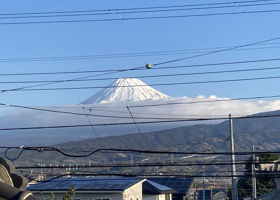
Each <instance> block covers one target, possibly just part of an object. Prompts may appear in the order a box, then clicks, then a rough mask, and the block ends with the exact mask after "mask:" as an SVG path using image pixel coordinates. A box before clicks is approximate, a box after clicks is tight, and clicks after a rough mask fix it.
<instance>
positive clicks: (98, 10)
mask: <svg viewBox="0 0 280 200" xmlns="http://www.w3.org/2000/svg"><path fill="white" fill-rule="evenodd" d="M273 1H275V0H247V1H235V2H213V3H199V4H184V5H168V6H150V7H133V8H107V9H94V10H92V9H90V10H68V11H47V12H21V13H0V16H9V15H46V14H69V13H84V12H106V11H129V10H147V9H162V8H180V7H197V6H213V5H228V4H233V3H238V4H243V3H258V2H273Z"/></svg>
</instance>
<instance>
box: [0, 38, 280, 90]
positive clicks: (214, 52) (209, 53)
mask: <svg viewBox="0 0 280 200" xmlns="http://www.w3.org/2000/svg"><path fill="white" fill-rule="evenodd" d="M279 39H280V37H275V38H271V39H267V40H262V41H258V42H253V43H248V44H243V45H238V46H234V47H231V48H226V49H221V50H216V51H211V52H208V53H203V54H198V55H194V56H190V57H183V58H178V59H174V60H168V61H164V62H160V63H155V64H153V66H159V65H164V64H168V63H173V62H178V61H182V60H188V59H192V58H197V57H203V56H206V55H211V54H216V53H221V52H226V51H230V50H233V49H238V48H242V47H248V46H253V45H258V44H263V43H266V42H272V41H275V40H279ZM141 68H143V66H140V67H134V68H130V69H126V70H119V71H115V72H108V73H103V74H101V75H108V74H112V73H118V72H124V71H132V70H137V69H141ZM146 68H147V67H146ZM147 69H150V68H147ZM94 76H97V75H91V76H85V77H79V78H74V79H69V80H64V81H61V82H68V81H73V80H79V79H85V78H90V77H94ZM98 76H100V74H99V75H98ZM50 84H55V83H42V84H38V85H30V86H24V87H19V88H13V89H8V90H1V91H0V92H1V93H4V92H11V91H28V90H29V91H32V90H36V89H34V87H40V86H45V85H50ZM30 88H33V89H30ZM89 88H91V89H92V88H93V87H89ZM89 88H87V89H89ZM107 88H108V87H107ZM84 89H86V88H84ZM41 90H42V89H41ZM43 90H49V89H43ZM52 90H53V89H52Z"/></svg>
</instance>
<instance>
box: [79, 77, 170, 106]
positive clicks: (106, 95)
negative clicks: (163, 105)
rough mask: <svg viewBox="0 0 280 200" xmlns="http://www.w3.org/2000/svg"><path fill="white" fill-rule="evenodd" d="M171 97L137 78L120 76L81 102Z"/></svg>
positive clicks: (147, 99) (151, 99)
mask: <svg viewBox="0 0 280 200" xmlns="http://www.w3.org/2000/svg"><path fill="white" fill-rule="evenodd" d="M163 99H171V97H169V96H167V95H166V94H163V93H161V92H159V91H157V90H155V89H153V88H152V87H150V86H148V85H147V84H145V83H144V82H143V81H141V80H139V79H137V78H119V79H117V80H116V81H114V82H113V83H112V84H111V85H109V86H107V88H105V89H103V90H101V91H99V92H98V93H96V94H94V95H93V96H91V97H89V98H88V99H86V100H85V101H83V102H82V103H81V104H93V103H120V102H139V101H156V100H163Z"/></svg>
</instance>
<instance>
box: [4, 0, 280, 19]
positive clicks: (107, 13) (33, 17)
mask: <svg viewBox="0 0 280 200" xmlns="http://www.w3.org/2000/svg"><path fill="white" fill-rule="evenodd" d="M279 4H280V3H279V2H270V3H254V4H243V5H242V7H259V6H271V5H279ZM235 7H236V5H224V6H207V7H192V8H190V7H188V8H186V7H185V6H181V7H179V8H178V7H177V8H171V9H170V8H169V9H166V8H165V9H156V10H139V11H135V10H134V11H117V13H118V14H121V15H123V14H142V13H161V12H181V11H193V10H211V9H223V8H235ZM112 11H115V12H116V10H108V11H106V12H98V13H92V12H90V13H72V14H52V15H35V16H34V15H23V16H20V15H16V16H4V17H0V20H3V19H5V20H6V19H36V18H59V17H63V18H64V17H84V16H102V15H112Z"/></svg>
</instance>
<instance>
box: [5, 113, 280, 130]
mask: <svg viewBox="0 0 280 200" xmlns="http://www.w3.org/2000/svg"><path fill="white" fill-rule="evenodd" d="M271 117H280V114H273V115H250V116H242V117H232V119H255V118H271ZM227 119H228V118H226V117H217V118H193V119H178V120H159V121H139V122H137V123H138V124H158V123H178V122H194V121H196V122H197V121H221V120H227ZM120 125H134V122H120V123H104V124H75V125H73V124H72V125H56V126H29V127H11V128H0V131H15V130H33V129H60V128H80V127H88V126H120Z"/></svg>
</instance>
